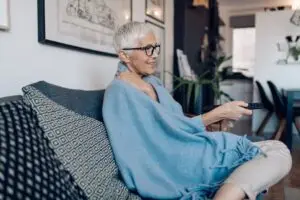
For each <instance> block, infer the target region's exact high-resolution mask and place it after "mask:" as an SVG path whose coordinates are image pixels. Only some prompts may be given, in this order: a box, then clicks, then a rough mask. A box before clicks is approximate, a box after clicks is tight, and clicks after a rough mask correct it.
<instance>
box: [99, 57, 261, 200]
mask: <svg viewBox="0 0 300 200" xmlns="http://www.w3.org/2000/svg"><path fill="white" fill-rule="evenodd" d="M126 70H127V67H126V66H125V65H124V64H122V63H120V64H119V68H118V73H120V72H122V71H126ZM144 80H145V81H146V82H148V83H150V84H151V85H152V86H153V88H154V89H155V91H156V93H157V97H158V102H156V101H154V100H152V99H151V98H150V97H149V96H147V95H146V94H145V93H143V92H142V91H140V90H138V89H136V88H135V87H133V86H132V85H130V84H129V83H127V82H125V81H122V80H120V79H117V78H116V79H115V80H113V81H112V82H111V84H110V85H109V86H108V88H107V89H106V92H105V97H104V105H103V117H104V122H105V125H106V128H107V132H108V135H109V140H110V142H111V146H112V149H113V153H114V156H115V160H116V162H117V165H118V167H119V170H120V173H121V175H122V177H123V179H124V181H125V183H126V185H127V187H128V188H129V189H131V190H134V191H136V192H137V193H138V194H139V195H140V196H142V197H143V198H152V199H181V200H187V199H193V200H205V199H207V198H212V197H213V195H214V194H215V193H216V191H217V190H218V189H219V187H220V186H221V184H222V183H223V182H224V180H226V178H227V177H228V176H229V175H230V174H231V173H232V172H233V170H234V169H235V168H236V167H238V166H240V165H241V164H243V163H245V162H246V161H249V160H251V159H253V158H254V157H255V156H257V155H258V154H260V153H261V151H260V149H259V148H258V147H256V146H255V145H253V144H252V143H251V142H250V141H249V140H248V139H246V138H245V137H241V136H237V135H234V134H231V133H226V132H207V131H206V129H205V126H204V124H203V122H202V120H201V117H200V116H198V117H194V118H188V117H186V116H185V115H184V113H183V111H182V107H181V106H180V105H179V104H178V103H177V102H176V101H175V100H174V99H173V98H172V96H171V95H170V94H169V92H168V91H167V90H166V89H165V88H164V87H163V85H162V84H161V82H160V81H159V80H158V79H157V78H156V77H154V76H147V77H144Z"/></svg>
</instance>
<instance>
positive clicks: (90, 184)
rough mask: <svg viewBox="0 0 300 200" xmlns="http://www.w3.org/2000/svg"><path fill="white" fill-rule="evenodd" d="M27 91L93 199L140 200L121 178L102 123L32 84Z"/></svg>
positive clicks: (57, 148) (68, 164) (46, 128)
mask: <svg viewBox="0 0 300 200" xmlns="http://www.w3.org/2000/svg"><path fill="white" fill-rule="evenodd" d="M23 92H24V99H25V101H26V102H28V103H30V104H31V106H32V107H33V108H34V110H36V112H37V115H38V118H39V120H40V125H41V127H42V128H43V129H44V131H45V133H46V136H47V137H48V138H49V140H50V144H51V147H52V148H53V149H54V151H55V152H56V153H57V155H58V157H59V159H60V160H61V161H62V163H63V165H64V166H65V167H66V168H67V169H68V170H69V171H70V172H71V173H72V175H73V176H74V178H75V180H76V181H77V183H78V184H79V185H80V187H81V188H82V189H83V190H84V191H85V193H86V194H87V196H88V197H89V199H91V200H96V199H107V200H108V199H109V200H111V199H118V200H119V199H120V200H122V199H140V198H139V197H138V196H136V195H134V194H133V193H131V192H129V190H128V189H127V188H126V186H125V184H124V183H123V182H122V181H121V180H120V179H119V172H118V168H117V166H116V164H115V161H114V158H113V153H112V150H111V147H110V144H109V140H108V137H107V133H106V130H105V127H104V124H103V123H102V122H100V121H98V120H95V119H93V118H90V117H87V116H83V115H79V114H77V113H75V112H73V111H70V110H68V109H66V108H65V107H63V106H61V105H58V104H57V103H55V102H54V101H52V100H50V99H48V98H47V97H46V96H44V95H43V94H42V93H41V92H39V91H38V90H37V89H35V88H34V87H32V86H26V87H24V88H23Z"/></svg>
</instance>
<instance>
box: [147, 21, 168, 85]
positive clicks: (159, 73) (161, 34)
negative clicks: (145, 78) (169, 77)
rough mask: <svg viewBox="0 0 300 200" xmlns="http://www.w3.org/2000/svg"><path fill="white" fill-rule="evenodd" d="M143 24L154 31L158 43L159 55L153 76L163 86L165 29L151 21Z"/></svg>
mask: <svg viewBox="0 0 300 200" xmlns="http://www.w3.org/2000/svg"><path fill="white" fill-rule="evenodd" d="M145 23H146V24H147V25H149V26H150V28H151V29H152V30H153V31H154V34H155V36H156V39H157V41H158V43H160V54H159V57H158V62H157V68H156V72H155V74H154V75H155V76H156V77H158V78H159V79H160V80H161V81H162V82H163V84H165V76H164V73H165V65H166V53H165V52H166V51H165V50H166V45H165V44H166V42H165V28H164V27H163V26H161V25H158V24H155V23H153V22H152V21H149V20H146V21H145Z"/></svg>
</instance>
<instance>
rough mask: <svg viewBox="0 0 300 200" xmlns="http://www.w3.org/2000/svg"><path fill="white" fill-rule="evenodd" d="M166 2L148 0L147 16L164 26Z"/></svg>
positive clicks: (146, 6)
mask: <svg viewBox="0 0 300 200" xmlns="http://www.w3.org/2000/svg"><path fill="white" fill-rule="evenodd" d="M165 7H166V2H165V0H146V5H145V13H146V16H148V17H150V18H152V19H154V20H156V21H158V22H160V23H162V24H164V23H165Z"/></svg>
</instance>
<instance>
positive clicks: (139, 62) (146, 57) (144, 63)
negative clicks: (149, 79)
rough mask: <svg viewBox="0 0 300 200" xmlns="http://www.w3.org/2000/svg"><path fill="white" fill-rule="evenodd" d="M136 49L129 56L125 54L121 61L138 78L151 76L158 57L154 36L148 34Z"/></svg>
mask: <svg viewBox="0 0 300 200" xmlns="http://www.w3.org/2000/svg"><path fill="white" fill-rule="evenodd" d="M134 48H135V47H134ZM137 48H141V49H135V50H132V53H131V54H126V52H124V53H125V54H126V59H125V60H124V59H122V58H121V60H122V61H124V62H125V63H126V64H127V66H128V68H129V69H130V70H131V71H132V72H135V73H137V74H138V75H140V76H145V75H151V74H154V73H155V70H156V64H157V57H158V55H159V49H160V47H158V44H157V41H156V38H155V35H154V34H153V33H148V34H147V35H146V36H145V37H144V38H143V39H142V40H141V41H140V42H139V44H138V46H137ZM152 52H153V53H152Z"/></svg>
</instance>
